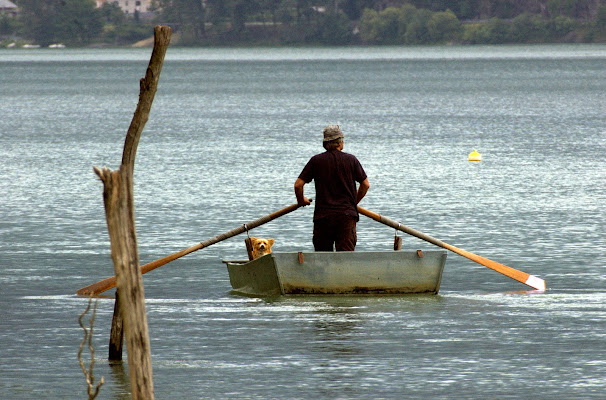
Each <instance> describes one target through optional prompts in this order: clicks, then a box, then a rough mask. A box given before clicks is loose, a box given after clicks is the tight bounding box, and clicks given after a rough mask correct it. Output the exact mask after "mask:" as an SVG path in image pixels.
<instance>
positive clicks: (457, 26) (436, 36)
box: [427, 10, 463, 43]
mask: <svg viewBox="0 0 606 400" xmlns="http://www.w3.org/2000/svg"><path fill="white" fill-rule="evenodd" d="M427 28H428V30H429V37H430V38H431V42H432V43H446V42H454V41H458V40H459V38H460V36H461V32H462V30H463V28H462V25H461V21H459V19H458V18H457V16H456V15H455V14H454V13H453V12H452V11H450V10H447V11H442V12H437V13H434V14H433V15H432V16H431V19H430V20H429V22H428V24H427Z"/></svg>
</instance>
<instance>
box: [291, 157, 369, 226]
mask: <svg viewBox="0 0 606 400" xmlns="http://www.w3.org/2000/svg"><path fill="white" fill-rule="evenodd" d="M299 178H300V179H302V180H303V181H305V183H309V182H311V181H312V180H314V183H315V187H316V199H315V203H316V205H315V209H314V221H317V220H319V219H322V218H324V217H327V216H329V215H335V214H345V215H350V216H352V217H354V218H355V219H356V220H358V219H359V217H358V210H357V208H356V196H357V189H356V182H360V183H361V182H363V181H364V180H365V179H366V172H364V168H362V165H361V164H360V161H358V159H357V158H356V157H355V156H354V155H352V154H349V153H344V152H342V151H340V150H331V151H326V152H324V153H320V154H316V155H315V156H313V157H312V158H311V159H310V160H309V162H308V163H307V165H305V168H303V171H301V174H300V175H299Z"/></svg>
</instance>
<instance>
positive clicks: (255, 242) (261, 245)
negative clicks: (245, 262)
mask: <svg viewBox="0 0 606 400" xmlns="http://www.w3.org/2000/svg"><path fill="white" fill-rule="evenodd" d="M250 243H251V244H252V257H253V260H254V259H256V258H259V257H261V256H264V255H265V254H269V253H271V246H273V245H274V243H275V240H273V239H259V238H256V237H252V236H251V237H250Z"/></svg>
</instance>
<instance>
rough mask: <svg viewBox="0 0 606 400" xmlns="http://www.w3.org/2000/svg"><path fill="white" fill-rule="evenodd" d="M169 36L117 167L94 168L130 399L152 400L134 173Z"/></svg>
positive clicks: (161, 39) (159, 36) (165, 33)
mask: <svg viewBox="0 0 606 400" xmlns="http://www.w3.org/2000/svg"><path fill="white" fill-rule="evenodd" d="M170 37H171V29H170V28H169V27H167V26H156V27H155V29H154V38H155V41H154V50H153V52H152V55H151V59H150V61H149V66H148V67H147V71H146V73H145V77H144V78H143V79H141V81H140V91H139V103H138V104H137V109H136V110H135V114H134V116H133V119H132V121H131V124H130V126H129V128H128V132H127V134H126V141H125V143H124V152H123V154H122V164H121V166H120V168H119V169H118V170H117V171H110V170H109V169H107V168H103V169H100V168H97V167H94V171H95V173H96V174H97V175H98V176H99V178H100V179H101V181H102V182H103V201H104V204H105V216H106V220H107V228H108V231H109V238H110V243H111V254H112V261H113V263H114V270H115V273H116V281H117V290H118V291H119V297H118V299H119V301H118V303H119V309H120V312H121V314H122V319H123V323H124V334H125V339H126V350H127V352H128V367H129V374H130V384H131V393H132V398H133V399H146V400H147V399H153V398H154V385H153V379H152V364H151V349H150V341H149V333H148V329H147V315H146V312H145V294H144V291H143V279H142V277H141V272H140V270H139V252H138V248H137V234H136V230H135V207H134V196H133V174H134V167H135V155H136V152H137V145H138V144H139V138H140V137H141V132H142V131H143V128H144V126H145V124H146V123H147V120H148V118H149V113H150V110H151V105H152V102H153V100H154V96H155V94H156V90H157V88H158V81H159V79H160V72H161V71H162V65H163V63H164V56H165V55H166V49H167V48H168V45H169V43H170Z"/></svg>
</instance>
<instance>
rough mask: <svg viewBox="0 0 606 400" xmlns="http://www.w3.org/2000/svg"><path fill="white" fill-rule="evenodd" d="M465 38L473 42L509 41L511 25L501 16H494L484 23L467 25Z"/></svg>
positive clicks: (494, 42)
mask: <svg viewBox="0 0 606 400" xmlns="http://www.w3.org/2000/svg"><path fill="white" fill-rule="evenodd" d="M463 38H464V40H465V41H466V42H468V43H471V44H500V43H509V42H510V31H509V25H508V24H507V23H506V22H505V21H503V20H502V19H499V18H492V19H491V20H490V21H488V22H486V23H483V24H474V25H466V26H465V32H464V33H463Z"/></svg>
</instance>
